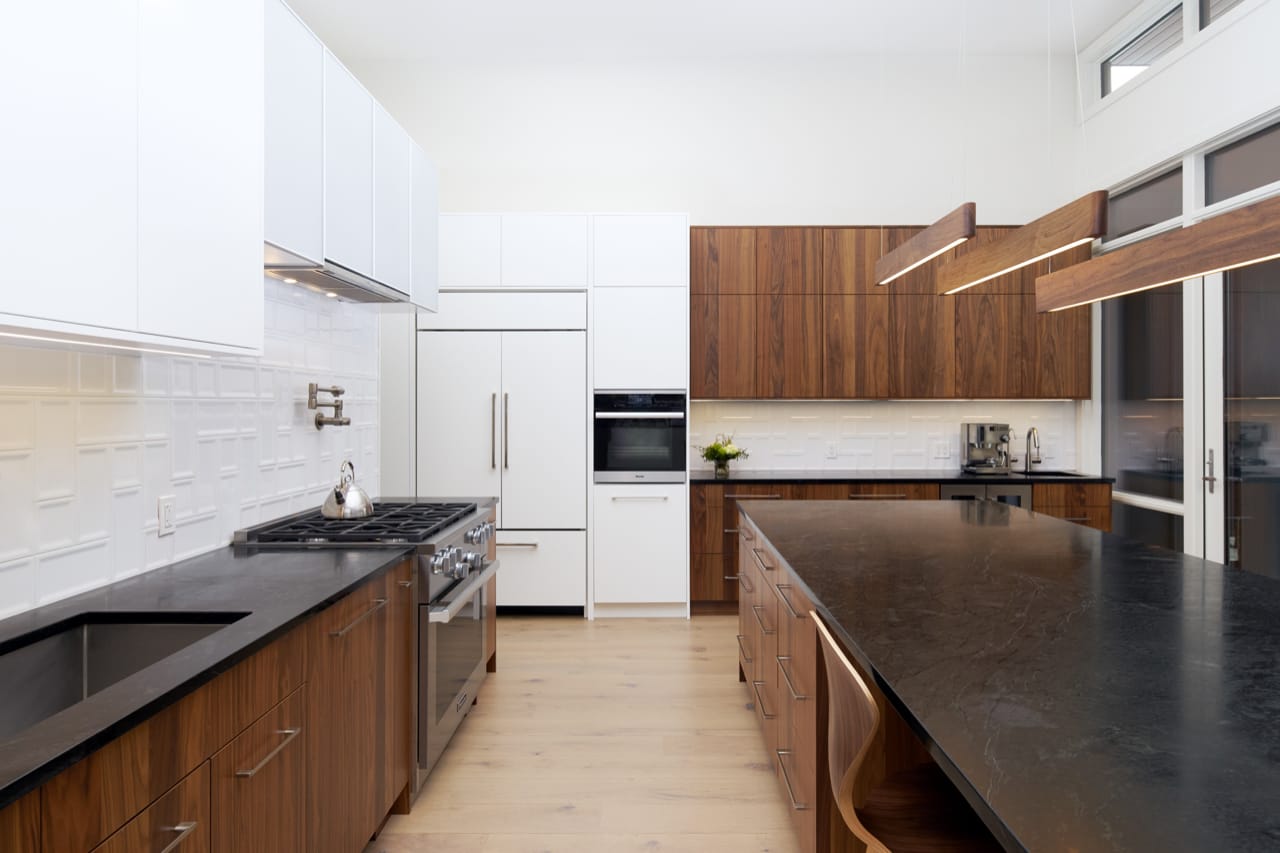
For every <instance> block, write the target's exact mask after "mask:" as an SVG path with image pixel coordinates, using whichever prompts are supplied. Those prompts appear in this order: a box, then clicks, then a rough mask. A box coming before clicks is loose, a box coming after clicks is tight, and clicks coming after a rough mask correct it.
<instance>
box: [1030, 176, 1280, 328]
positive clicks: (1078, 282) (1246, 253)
mask: <svg viewBox="0 0 1280 853" xmlns="http://www.w3.org/2000/svg"><path fill="white" fill-rule="evenodd" d="M1275 258H1280V197H1275V198H1269V199H1265V200H1264V201H1259V202H1256V203H1254V204H1251V205H1249V206H1247V207H1242V208H1239V209H1237V210H1233V211H1230V212H1229V213H1223V214H1220V215H1218V216H1215V217H1213V218H1212V219H1206V220H1204V221H1203V222H1198V223H1196V224H1195V225H1191V226H1189V227H1187V228H1179V229H1177V230H1176V231H1166V232H1165V233H1164V234H1158V235H1156V236H1155V237H1152V238H1150V239H1149V240H1143V241H1142V242H1141V243H1134V244H1133V245H1131V246H1125V247H1124V248H1122V249H1116V250H1115V251H1114V252H1107V253H1106V254H1105V255H1099V256H1098V257H1096V258H1094V259H1093V260H1090V261H1086V262H1085V263H1082V264H1076V265H1075V266H1072V267H1067V268H1066V269H1062V270H1058V271H1057V272H1052V273H1049V274H1048V275H1042V276H1040V277H1039V278H1037V279H1036V310H1037V311H1065V310H1066V309H1068V308H1075V307H1076V306H1078V305H1087V304H1088V303H1090V302H1099V301H1101V300H1103V299H1113V298H1115V297H1117V296H1125V295H1127V294H1130V293H1137V292H1138V291H1141V290H1151V289H1152V288H1155V287H1163V286H1164V285H1166V284H1174V283H1176V282H1179V281H1186V280H1187V279H1192V278H1199V277H1200V276H1204V275H1210V274H1212V273H1216V272H1222V271H1224V270H1230V269H1235V268H1236V267H1244V266H1249V265H1250V264H1256V263H1260V262H1262V261H1269V260H1273V259H1275Z"/></svg>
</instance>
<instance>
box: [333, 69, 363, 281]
mask: <svg viewBox="0 0 1280 853" xmlns="http://www.w3.org/2000/svg"><path fill="white" fill-rule="evenodd" d="M373 105H374V102H373V97H372V96H371V95H370V94H369V93H368V92H366V91H365V90H364V87H363V86H361V85H360V82H359V81H358V80H356V78H355V77H352V76H351V72H349V71H347V69H346V68H344V67H343V66H342V63H340V62H338V60H337V59H335V58H334V56H333V54H331V53H329V52H327V51H326V52H325V55H324V256H325V258H326V259H327V260H330V261H333V262H334V263H336V264H339V265H340V266H344V267H346V268H347V269H350V270H354V271H356V272H358V273H361V274H363V275H367V276H370V277H372V273H373Z"/></svg>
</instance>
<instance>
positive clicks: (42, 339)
mask: <svg viewBox="0 0 1280 853" xmlns="http://www.w3.org/2000/svg"><path fill="white" fill-rule="evenodd" d="M0 337H3V338H17V339H18V340H23V341H36V342H38V343H49V344H65V345H67V346H75V347H94V348H97V349H113V350H123V351H125V352H135V353H144V352H145V353H149V354H152V355H178V356H182V357H183V358H213V356H211V355H208V354H206V353H198V352H183V351H181V350H173V349H156V348H155V347H140V346H132V345H129V344H105V343H99V342H98V341H81V340H77V339H75V338H55V337H50V336H48V335H28V334H25V333H22V332H0Z"/></svg>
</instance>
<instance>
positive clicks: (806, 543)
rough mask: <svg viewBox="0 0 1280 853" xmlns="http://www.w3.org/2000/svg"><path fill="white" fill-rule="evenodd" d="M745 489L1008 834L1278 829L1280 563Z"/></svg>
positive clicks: (923, 506)
mask: <svg viewBox="0 0 1280 853" xmlns="http://www.w3.org/2000/svg"><path fill="white" fill-rule="evenodd" d="M741 506H742V507H743V508H744V509H745V510H746V512H747V514H748V515H749V516H750V518H751V519H752V520H753V521H754V522H755V523H756V524H757V525H758V526H759V527H760V530H761V532H762V533H763V534H764V536H765V537H766V538H767V539H768V540H769V541H770V542H771V543H772V544H773V546H774V547H775V548H776V549H777V550H778V551H779V552H780V555H781V556H782V558H783V559H784V560H785V561H786V563H787V564H788V565H789V566H790V567H791V568H792V570H793V571H794V572H795V573H796V574H797V576H798V577H799V580H800V582H801V583H802V584H803V586H804V587H805V588H806V589H807V591H808V592H809V594H810V595H811V596H812V598H813V600H814V601H815V603H816V606H817V607H818V609H819V610H820V611H821V612H822V614H823V615H824V616H825V617H826V618H827V620H828V622H829V623H830V624H832V625H833V627H834V629H835V631H836V633H837V634H838V635H839V636H840V637H841V639H842V640H843V641H844V642H845V643H846V644H847V645H848V646H849V648H850V649H851V651H852V652H853V653H854V654H855V655H856V656H857V657H858V658H859V659H860V662H861V663H862V665H863V666H864V667H866V668H867V669H868V670H869V671H870V672H872V673H873V674H874V677H875V679H876V681H877V682H878V683H879V685H880V686H881V688H882V689H883V690H884V691H885V693H886V695H887V696H888V697H889V698H890V700H891V701H892V702H893V703H894V704H895V705H896V706H897V707H898V709H899V710H900V711H901V712H902V713H903V715H904V716H905V717H906V718H907V720H908V722H909V723H910V724H911V725H912V726H914V727H915V728H916V731H917V732H918V733H919V734H920V735H921V736H922V737H923V738H924V740H925V742H926V743H927V744H928V745H929V747H930V751H931V752H932V753H933V755H934V756H935V758H936V759H937V760H938V762H939V764H940V765H941V766H942V768H943V769H944V770H945V771H946V772H947V774H948V775H949V776H950V777H951V779H952V780H953V781H954V782H955V783H956V784H957V786H958V787H959V788H960V789H961V791H963V792H964V793H965V794H966V796H968V797H969V799H970V801H971V802H972V803H973V804H974V806H975V808H977V809H978V810H979V813H980V814H982V815H983V817H984V819H985V820H986V821H987V823H988V825H990V826H991V827H992V828H993V829H994V830H996V831H997V833H998V835H999V836H1000V837H1001V838H1002V840H1003V841H1004V843H1005V846H1006V847H1007V848H1008V849H1010V850H1024V849H1025V850H1032V851H1041V850H1045V851H1062V850H1081V851H1084V850H1087V851H1134V853H1139V851H1140V852H1141V853H1147V851H1153V850H1160V851H1206V850H1231V851H1264V850H1265V851H1274V850H1276V849H1278V848H1280V808H1277V803H1280V582H1278V581H1276V580H1272V579H1270V578H1265V577H1261V576H1259V575H1255V574H1251V573H1247V572H1242V571H1239V570H1232V569H1225V568H1224V567H1222V566H1220V565H1218V564H1216V563H1210V562H1207V561H1204V560H1199V559H1194V558H1191V557H1187V556H1185V555H1182V554H1177V553H1173V552H1169V551H1164V550H1159V549H1153V548H1149V547H1146V546H1143V545H1141V544H1139V543H1136V542H1132V541H1129V540H1126V539H1123V538H1121V537H1118V536H1112V535H1111V534H1105V533H1100V532H1098V531H1096V530H1091V529H1089V528H1086V527H1081V526H1078V525H1075V524H1070V523H1068V522H1064V521H1060V520H1058V519H1054V518H1050V517H1048V516H1044V515H1038V514H1035V513H1032V512H1028V511H1026V510H1022V509H1017V508H1013V507H1008V506H1005V505H1002V504H996V503H989V502H985V501H982V502H965V503H952V502H923V503H922V502H915V503H912V504H910V505H909V506H904V505H903V504H901V503H897V502H890V501H875V502H859V503H857V504H852V505H851V504H848V503H845V502H842V501H841V502H837V501H803V502H799V501H783V502H776V501H743V503H742V504H741ZM922 532H924V533H926V535H921V533H922Z"/></svg>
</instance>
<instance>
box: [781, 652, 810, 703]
mask: <svg viewBox="0 0 1280 853" xmlns="http://www.w3.org/2000/svg"><path fill="white" fill-rule="evenodd" d="M789 660H791V658H790V657H787V656H786V655H778V671H779V672H781V673H782V678H783V680H784V681H786V682H787V689H788V690H790V691H791V698H792V699H794V700H796V701H797V702H803V701H805V700H806V699H808V698H809V697H808V696H805V695H804V694H803V693H798V692H796V686H795V684H794V683H793V682H792V681H791V674H790V673H788V672H787V668H786V667H785V666H783V664H782V662H783V661H789Z"/></svg>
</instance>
